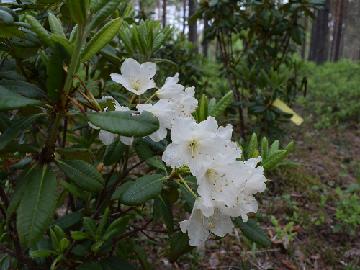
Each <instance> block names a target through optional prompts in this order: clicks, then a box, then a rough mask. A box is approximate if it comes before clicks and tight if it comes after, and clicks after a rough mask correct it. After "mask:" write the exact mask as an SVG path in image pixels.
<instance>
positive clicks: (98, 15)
mask: <svg viewBox="0 0 360 270" xmlns="http://www.w3.org/2000/svg"><path fill="white" fill-rule="evenodd" d="M93 2H96V3H92V6H91V8H92V9H93V12H94V14H95V16H94V17H93V19H92V20H91V22H90V28H91V29H93V28H95V27H97V26H98V25H99V24H100V23H102V22H104V20H105V19H106V18H108V17H109V16H110V15H111V14H113V13H114V12H115V11H116V9H117V7H118V6H119V4H120V3H121V1H120V0H107V1H104V0H102V1H93Z"/></svg>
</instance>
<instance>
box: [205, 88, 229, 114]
mask: <svg viewBox="0 0 360 270" xmlns="http://www.w3.org/2000/svg"><path fill="white" fill-rule="evenodd" d="M232 101H233V93H232V91H229V92H228V93H227V94H225V95H224V96H223V97H222V98H221V99H220V100H219V101H218V102H217V103H216V104H215V106H214V107H213V109H212V110H211V111H210V112H209V114H210V115H211V116H214V117H216V116H219V115H220V114H221V113H223V112H224V111H225V110H226V109H227V108H228V107H229V106H230V104H231V103H232Z"/></svg>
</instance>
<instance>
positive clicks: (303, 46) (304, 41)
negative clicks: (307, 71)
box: [301, 17, 308, 60]
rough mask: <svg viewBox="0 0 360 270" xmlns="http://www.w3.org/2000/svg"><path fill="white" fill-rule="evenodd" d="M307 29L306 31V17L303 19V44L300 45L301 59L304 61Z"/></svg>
mask: <svg viewBox="0 0 360 270" xmlns="http://www.w3.org/2000/svg"><path fill="white" fill-rule="evenodd" d="M307 29H308V18H307V17H304V31H305V35H304V40H303V44H302V45H301V58H302V59H303V60H305V59H306V42H307V38H306V33H307Z"/></svg>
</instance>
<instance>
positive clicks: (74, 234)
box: [71, 231, 88, 241]
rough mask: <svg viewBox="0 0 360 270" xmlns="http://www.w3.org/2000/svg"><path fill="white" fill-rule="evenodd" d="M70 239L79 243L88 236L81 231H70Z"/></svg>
mask: <svg viewBox="0 0 360 270" xmlns="http://www.w3.org/2000/svg"><path fill="white" fill-rule="evenodd" d="M71 238H72V239H74V240H76V241H81V240H84V239H87V238H88V234H87V233H86V232H81V231H72V232H71Z"/></svg>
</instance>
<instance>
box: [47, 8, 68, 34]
mask: <svg viewBox="0 0 360 270" xmlns="http://www.w3.org/2000/svg"><path fill="white" fill-rule="evenodd" d="M48 14H49V17H48V19H49V25H50V29H51V32H53V33H54V34H58V35H60V36H63V37H65V33H64V29H63V26H62V23H61V21H60V20H59V19H58V18H57V17H56V16H55V15H54V14H53V13H52V12H49V13H48Z"/></svg>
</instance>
